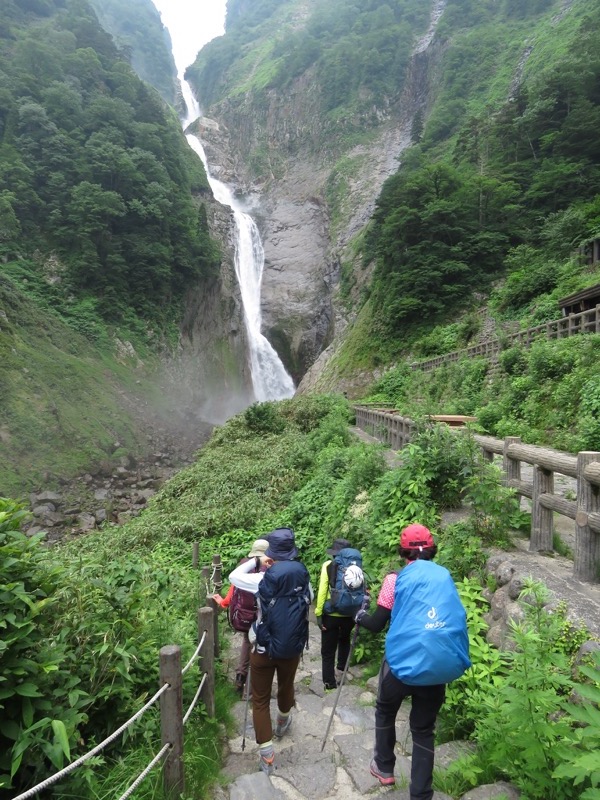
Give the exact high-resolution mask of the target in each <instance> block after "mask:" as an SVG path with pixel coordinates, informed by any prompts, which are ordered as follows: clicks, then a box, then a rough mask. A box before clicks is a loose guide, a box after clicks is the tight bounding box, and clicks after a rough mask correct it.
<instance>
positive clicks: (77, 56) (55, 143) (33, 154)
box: [0, 0, 216, 325]
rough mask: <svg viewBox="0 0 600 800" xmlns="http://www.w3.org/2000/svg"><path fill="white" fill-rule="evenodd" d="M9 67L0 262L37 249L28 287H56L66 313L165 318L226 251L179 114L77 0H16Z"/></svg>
mask: <svg viewBox="0 0 600 800" xmlns="http://www.w3.org/2000/svg"><path fill="white" fill-rule="evenodd" d="M0 75H2V93H1V98H0V197H1V198H2V204H1V206H0V210H1V211H2V220H3V224H2V225H1V226H0V229H1V231H2V232H1V235H0V252H1V255H2V256H3V262H6V260H7V259H11V258H14V257H19V258H21V257H24V256H27V257H29V259H30V260H29V262H28V263H27V265H26V270H25V274H23V271H22V272H21V275H20V276H19V278H20V280H21V281H22V282H23V285H24V287H25V288H27V286H28V285H29V283H30V282H31V283H33V284H34V285H35V286H36V288H37V289H39V288H40V287H42V286H44V284H46V288H45V291H44V293H43V294H44V296H45V301H46V303H47V304H48V305H52V306H54V307H57V308H58V309H59V311H62V313H63V316H64V318H65V319H66V320H67V321H69V320H70V319H71V318H72V317H73V316H77V315H76V314H75V313H70V312H69V306H70V305H72V304H73V303H74V302H75V303H87V304H88V308H89V310H90V312H91V317H92V319H93V314H94V312H95V313H96V314H98V315H99V317H101V318H104V319H110V320H113V321H122V320H123V318H124V317H125V316H126V315H127V313H128V311H129V310H131V309H133V310H134V312H135V314H136V315H137V316H141V317H143V318H146V319H151V320H153V321H154V322H155V323H162V324H163V325H164V324H166V322H167V321H169V320H170V319H171V318H172V316H173V314H174V313H175V311H176V310H178V304H179V302H180V300H181V297H182V294H183V291H184V288H185V287H186V285H187V284H189V282H190V281H197V280H198V279H200V278H201V277H203V276H204V277H205V276H207V275H210V274H211V271H212V270H213V268H214V265H215V256H216V253H215V249H214V245H213V244H212V243H211V240H210V238H209V234H208V229H207V226H206V220H205V218H204V216H203V213H202V211H201V210H199V209H198V206H197V204H196V203H194V201H193V200H192V196H191V193H192V192H197V191H204V190H206V189H207V181H206V176H205V174H204V170H203V167H202V165H201V163H200V161H199V160H198V158H197V157H196V156H195V154H194V153H193V152H192V151H191V150H190V148H189V147H188V145H187V143H186V141H185V139H184V137H183V135H182V132H181V129H180V127H179V125H178V123H177V121H176V119H175V118H174V115H172V114H171V113H170V112H168V111H167V110H166V109H165V107H164V104H163V103H162V101H161V99H160V98H159V96H158V95H157V93H156V92H155V91H154V90H152V89H151V88H150V87H149V86H147V85H146V84H144V83H142V81H140V79H139V78H138V77H137V76H136V75H135V74H134V73H133V71H132V69H131V67H130V66H129V64H127V63H126V62H125V61H123V60H121V59H120V57H119V54H118V52H117V50H116V48H115V46H114V44H113V43H112V40H111V39H110V37H109V35H108V34H107V33H106V32H105V31H104V30H103V29H102V28H101V27H100V25H99V24H98V22H97V20H96V17H95V16H94V14H93V12H92V11H91V9H90V8H89V6H87V5H86V4H85V3H80V2H78V1H77V0H72V1H71V0H67V2H64V3H63V2H51V1H50V0H49V2H47V3H43V4H38V5H35V4H34V5H30V6H23V4H20V3H15V2H13V0H7V3H6V4H5V7H3V25H2V27H1V28H0ZM4 220H6V223H4ZM34 254H35V258H33V259H32V258H31V257H32V256H33V255H34ZM50 254H52V255H50ZM2 269H3V270H4V269H5V267H4V264H3V267H2ZM20 269H21V270H23V265H21V267H20Z"/></svg>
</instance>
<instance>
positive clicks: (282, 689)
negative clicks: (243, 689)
mask: <svg viewBox="0 0 600 800" xmlns="http://www.w3.org/2000/svg"><path fill="white" fill-rule="evenodd" d="M299 663H300V656H296V657H295V658H275V659H272V658H269V656H265V655H261V654H260V653H252V654H251V655H250V683H251V685H252V721H253V723H254V733H255V734H256V741H257V743H258V744H264V742H270V741H271V739H272V738H273V726H272V724H271V708H270V706H271V689H272V687H273V678H274V677H275V674H277V708H278V709H279V711H281V712H283V713H284V714H286V713H287V712H288V711H289V710H290V709H291V708H292V706H293V705H294V678H295V677H296V670H297V669H298V664H299Z"/></svg>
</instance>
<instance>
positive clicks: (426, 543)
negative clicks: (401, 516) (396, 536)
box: [400, 522, 435, 550]
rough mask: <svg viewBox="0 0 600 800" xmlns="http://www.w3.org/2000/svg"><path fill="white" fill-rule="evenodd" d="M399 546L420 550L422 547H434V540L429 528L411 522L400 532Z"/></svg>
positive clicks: (405, 548)
mask: <svg viewBox="0 0 600 800" xmlns="http://www.w3.org/2000/svg"><path fill="white" fill-rule="evenodd" d="M400 547H402V548H403V549H404V550H422V549H423V548H424V547H435V542H434V541H433V536H432V535H431V531H430V530H429V528H426V527H425V525H420V524H419V523H418V522H413V524H412V525H407V526H406V528H404V530H403V531H402V533H401V534H400Z"/></svg>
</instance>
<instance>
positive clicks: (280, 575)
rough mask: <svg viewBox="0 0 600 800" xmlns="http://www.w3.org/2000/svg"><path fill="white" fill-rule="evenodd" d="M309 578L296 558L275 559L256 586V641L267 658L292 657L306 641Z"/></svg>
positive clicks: (301, 648)
mask: <svg viewBox="0 0 600 800" xmlns="http://www.w3.org/2000/svg"><path fill="white" fill-rule="evenodd" d="M309 586H310V578H309V575H308V571H307V569H306V567H305V566H304V564H301V563H300V562H299V561H276V562H275V564H273V566H272V567H269V569H268V570H267V571H266V572H265V576H264V578H263V579H262V581H261V582H260V584H259V586H258V602H259V604H260V612H261V613H260V617H259V621H258V623H257V625H256V642H257V644H258V645H259V646H261V647H264V648H265V652H266V654H267V655H268V656H269V657H270V658H294V657H295V656H298V655H300V653H302V651H303V650H304V648H305V647H306V646H307V644H308V610H309V607H310V588H309Z"/></svg>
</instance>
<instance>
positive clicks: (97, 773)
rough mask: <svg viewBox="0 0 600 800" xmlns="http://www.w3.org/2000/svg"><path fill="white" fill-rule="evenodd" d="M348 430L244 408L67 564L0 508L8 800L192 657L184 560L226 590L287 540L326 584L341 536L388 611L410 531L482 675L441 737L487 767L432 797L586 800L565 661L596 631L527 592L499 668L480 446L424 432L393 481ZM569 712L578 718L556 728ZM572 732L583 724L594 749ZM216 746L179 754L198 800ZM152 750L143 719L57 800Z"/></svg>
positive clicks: (504, 531)
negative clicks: (453, 589) (163, 671)
mask: <svg viewBox="0 0 600 800" xmlns="http://www.w3.org/2000/svg"><path fill="white" fill-rule="evenodd" d="M348 411H349V409H348V407H347V404H346V402H345V401H344V400H343V399H342V398H340V397H333V396H327V397H326V396H314V397H303V398H298V399H295V400H290V401H284V402H281V403H266V404H260V405H255V406H252V407H251V408H250V409H248V410H247V411H246V412H245V413H244V414H240V415H239V416H238V417H235V418H234V419H232V420H230V421H229V422H228V423H227V424H226V425H224V426H223V427H222V428H220V429H219V430H217V431H216V433H215V435H214V436H213V438H212V439H211V441H210V443H209V444H208V446H207V447H205V448H204V449H203V450H202V451H201V452H200V454H199V456H198V460H197V462H196V464H194V465H192V466H191V467H189V468H187V469H186V470H184V471H183V472H181V473H180V474H179V475H178V476H177V477H176V478H175V479H173V480H172V481H170V482H169V483H168V484H167V485H166V486H165V487H164V488H163V490H162V491H161V492H160V493H159V494H158V495H156V496H155V498H153V500H152V501H151V503H150V504H149V506H148V508H147V509H146V511H145V512H144V513H143V514H142V515H141V516H140V517H137V518H136V519H134V520H132V521H131V522H130V523H128V524H127V525H126V526H124V527H123V528H120V529H119V528H107V529H106V530H104V531H102V532H98V533H94V534H91V535H89V536H86V537H84V538H80V539H79V540H76V541H74V542H71V543H69V544H67V545H62V546H60V547H58V548H54V549H50V550H49V549H47V548H44V547H42V546H41V545H40V541H39V538H34V539H28V538H27V537H26V536H24V535H23V534H20V533H19V532H18V526H19V522H20V519H21V518H22V514H23V512H22V510H21V509H20V508H19V506H18V505H16V504H14V503H11V502H10V501H6V500H2V501H1V502H0V548H1V549H2V552H1V555H2V558H1V559H0V563H1V564H2V570H3V571H2V574H1V575H0V583H1V584H2V585H3V586H4V587H5V589H4V590H3V592H2V593H0V602H1V603H2V612H3V613H2V618H3V619H4V620H5V622H4V626H5V635H4V636H3V643H4V646H3V649H2V650H1V651H0V664H1V665H2V674H3V676H4V681H3V688H2V689H0V706H2V713H3V722H2V724H1V725H0V744H1V745H2V746H1V748H0V752H2V753H3V754H5V755H3V757H2V758H3V760H2V761H0V768H1V770H0V771H1V772H2V775H3V776H4V777H3V781H4V785H5V786H8V785H9V781H10V780H11V779H10V777H9V775H10V770H12V772H13V778H12V784H11V785H12V788H13V791H14V789H23V788H25V787H26V786H28V785H31V784H32V783H34V782H35V781H36V779H39V778H41V777H43V776H44V775H46V774H48V773H49V772H53V771H55V769H56V768H57V767H58V766H59V765H60V764H62V763H65V762H66V760H67V759H69V758H71V759H72V758H75V757H76V756H77V755H79V754H81V753H82V752H83V751H84V750H86V749H88V745H89V743H90V742H93V741H97V740H99V739H100V738H102V737H104V736H105V735H107V734H108V733H109V732H110V731H111V730H113V729H114V728H115V727H117V725H118V724H119V723H121V722H123V721H124V719H127V718H128V716H129V715H130V714H131V713H132V711H134V710H136V709H137V708H138V707H139V704H140V698H142V697H146V696H147V693H148V691H149V687H152V686H155V685H156V667H157V664H156V661H157V659H156V655H157V652H158V649H159V647H160V646H162V645H163V644H167V643H172V642H177V643H179V644H181V645H182V646H183V650H184V657H185V656H186V655H188V656H189V654H190V653H191V651H192V650H193V647H194V645H193V638H194V627H195V625H194V606H195V605H196V599H197V596H198V575H197V573H194V572H193V571H192V569H191V566H190V560H191V559H190V551H191V542H193V541H198V542H199V544H200V560H201V563H208V562H209V561H210V559H211V557H212V555H213V554H214V553H215V552H219V553H220V554H221V555H222V558H223V562H224V569H225V572H227V570H228V569H229V568H231V567H233V566H234V565H235V564H236V563H237V561H238V559H239V558H240V557H241V556H242V555H243V554H244V553H245V552H246V551H247V546H248V541H250V540H252V539H253V538H255V537H257V536H258V535H260V534H264V533H265V532H266V531H268V530H269V529H271V528H272V527H274V526H278V525H283V524H285V525H292V527H294V529H295V530H296V533H297V539H298V544H299V546H300V549H301V552H302V558H303V560H304V561H305V563H306V564H307V566H308V568H309V571H310V573H311V575H312V576H313V580H315V581H316V578H317V575H318V573H319V569H320V565H321V561H322V558H323V553H324V551H325V548H326V547H327V546H328V545H329V544H330V541H331V539H332V538H333V537H335V536H339V535H344V536H347V537H348V538H350V539H351V540H352V542H353V543H354V544H356V545H357V546H359V547H360V548H361V549H362V550H363V554H364V559H365V566H366V568H367V570H368V572H369V574H370V575H371V578H372V582H373V583H372V591H373V592H374V593H376V592H377V589H378V586H379V585H380V581H381V579H382V577H383V576H384V575H385V574H386V573H387V572H388V571H389V570H390V569H397V568H398V556H397V543H398V536H399V533H400V530H401V529H402V527H404V526H405V525H406V524H407V523H408V522H411V521H414V520H416V519H418V520H420V521H422V522H424V523H426V524H428V525H430V526H431V527H432V528H433V530H434V531H435V532H436V536H437V540H438V543H439V556H438V559H439V561H440V563H442V564H444V565H445V566H447V567H448V568H449V569H450V570H451V572H452V574H453V575H454V576H455V579H456V581H457V583H458V586H459V590H460V593H461V596H462V598H463V601H464V603H465V606H466V608H467V611H468V620H469V630H470V637H471V654H472V660H473V668H472V669H471V670H469V671H468V672H467V673H466V674H465V676H464V677H463V678H461V679H460V680H459V681H456V682H455V683H454V684H453V685H452V687H451V688H450V690H449V693H448V703H447V706H446V709H445V710H444V712H443V715H442V718H441V720H440V723H441V724H440V735H441V737H442V739H443V740H451V739H453V738H455V737H456V736H459V737H468V738H471V739H472V740H473V741H474V742H476V744H477V751H476V754H475V755H474V756H473V757H470V758H469V759H468V760H467V761H465V763H464V764H463V763H461V765H460V769H455V770H454V771H452V770H450V771H446V772H443V773H440V774H439V775H436V786H437V787H438V789H439V788H441V787H442V786H443V787H446V790H449V789H452V791H453V793H454V795H455V796H457V795H458V794H459V788H458V787H462V788H461V789H460V791H461V792H464V791H467V790H468V789H469V788H472V787H474V786H477V785H479V784H482V783H487V782H490V781H494V780H497V779H500V778H506V779H508V780H510V781H512V782H513V783H515V784H516V785H517V786H518V787H519V788H520V789H521V790H522V791H523V792H526V793H527V796H528V797H530V798H532V800H542V798H545V797H550V798H553V799H554V800H559V798H560V799H561V800H575V798H577V797H579V796H581V795H580V794H579V793H580V792H581V791H582V790H587V789H588V788H591V787H592V786H593V785H594V781H595V777H594V776H595V770H596V763H597V758H596V756H595V750H594V747H595V743H596V739H597V720H596V718H595V716H594V711H593V706H591V707H588V706H586V705H584V706H576V707H571V705H570V704H568V703H566V699H567V697H568V696H569V692H570V690H571V689H572V688H574V681H573V679H572V677H571V665H572V661H573V658H574V656H575V654H576V653H577V651H578V648H579V645H580V644H581V642H582V641H584V640H585V639H586V638H587V637H586V632H585V631H580V630H577V629H574V628H573V626H572V625H571V624H570V623H569V622H568V621H567V618H566V610H565V608H564V607H563V608H557V609H555V610H554V612H553V613H552V614H549V613H548V612H547V611H546V610H545V609H544V608H543V606H544V603H545V602H546V598H545V596H544V594H543V590H542V588H541V587H538V586H537V585H536V584H531V585H530V587H529V589H528V590H529V592H530V593H531V598H530V601H529V603H528V604H527V605H525V606H524V612H523V614H524V616H523V621H522V622H520V623H519V624H518V625H517V624H515V627H514V630H513V637H514V640H515V643H516V646H515V648H514V650H511V651H510V652H500V651H498V650H495V649H494V648H493V647H491V646H490V645H488V644H487V643H486V641H485V632H486V630H487V625H486V623H485V622H484V620H483V614H484V613H485V612H486V610H487V603H486V601H485V600H484V599H483V589H482V586H483V585H484V583H485V575H484V564H485V559H486V550H487V548H488V547H498V546H500V547H506V546H507V545H508V543H509V537H508V531H509V528H510V527H511V526H512V527H514V526H515V525H518V524H519V511H518V502H517V499H516V497H515V496H514V494H513V493H512V491H511V490H509V489H506V488H502V487H501V486H500V484H499V476H498V473H497V472H496V471H495V470H494V468H493V467H492V466H491V465H489V464H486V463H485V462H483V461H481V459H480V456H479V455H478V448H476V447H475V446H474V443H473V442H472V441H471V440H470V438H469V437H468V436H464V437H457V436H455V435H454V434H452V433H451V432H450V431H448V430H447V429H446V428H443V427H440V428H431V427H427V426H425V427H423V429H422V430H421V431H420V432H419V434H418V435H417V436H416V437H415V440H414V441H413V442H412V443H411V444H410V445H409V446H408V447H406V448H405V449H404V451H403V462H402V465H401V467H400V468H398V469H394V470H387V469H386V467H385V466H384V462H383V459H382V448H381V447H379V446H377V447H375V446H372V445H365V444H360V443H356V442H355V441H354V440H353V439H351V438H350V437H349V433H348ZM259 454H260V456H261V458H260V459H259ZM259 464H260V466H259ZM459 500H464V501H466V503H467V504H468V505H469V506H470V507H471V508H472V512H473V513H472V515H471V516H470V517H469V518H468V519H466V520H465V521H463V522H461V523H460V524H458V525H454V526H450V527H448V528H446V529H445V530H444V531H440V530H439V515H440V512H441V510H442V509H443V508H445V507H447V506H448V505H454V504H455V503H457V502H458V501H459ZM381 643H382V638H381V637H367V636H365V637H361V642H360V646H359V648H357V651H356V653H357V656H358V657H359V658H360V659H361V660H363V661H369V662H371V663H377V661H378V660H379V658H380V655H381ZM595 670H596V668H595V667H594V666H593V665H588V666H584V667H581V668H580V680H581V681H582V683H584V684H585V685H584V686H581V687H577V691H578V692H579V693H580V694H581V695H582V696H589V697H591V698H592V699H593V698H594V697H595V695H594V694H593V693H594V691H596V690H595V689H594V681H596V680H597V676H598V673H597V671H595ZM588 680H591V681H592V683H591V685H588V684H587V681H588ZM586 687H587V688H586ZM187 689H188V690H189V691H190V692H191V691H192V688H191V686H189V687H187ZM218 691H219V704H220V705H219V719H221V720H224V719H226V709H227V706H228V703H229V702H231V700H232V695H231V694H229V693H228V691H227V690H226V688H225V687H224V686H223V687H221V688H219V690H218ZM590 692H591V693H592V694H590ZM50 698H52V702H51V703H50ZM563 706H564V708H565V710H566V712H567V713H566V714H564V715H561V714H556V713H554V712H555V711H557V710H558V709H561V708H563ZM515 719H517V720H518V721H519V725H514V724H513V722H514V720H515ZM580 721H583V722H584V723H588V727H587V728H585V729H584V730H585V731H587V734H586V735H584V734H583V732H582V729H581V727H579V723H580ZM498 730H502V731H503V735H502V737H500V738H499V737H498V736H497V735H495V733H496V732H497V731H498ZM492 732H493V733H494V735H492ZM218 735H219V728H218V725H217V723H216V722H215V721H211V720H206V719H205V717H204V716H203V714H202V712H201V711H200V713H199V714H198V715H197V718H196V719H193V720H192V729H191V730H190V731H189V732H188V733H187V743H186V750H187V752H188V756H187V758H188V759H189V762H188V763H189V764H190V779H191V785H193V786H194V787H195V788H194V791H195V796H198V797H206V796H209V795H208V792H209V788H208V787H209V785H210V783H211V782H213V781H214V780H215V777H216V774H217V770H218V763H219V756H218V745H217V741H218ZM157 736H158V731H157V727H156V719H155V717H154V716H152V715H151V716H150V717H149V718H148V720H147V721H146V722H145V723H144V724H143V725H142V726H141V729H140V730H138V731H137V732H135V731H134V732H133V734H132V737H131V738H130V739H129V740H128V742H127V753H128V755H126V756H125V757H124V758H123V759H122V758H121V757H120V750H118V751H117V752H118V753H119V756H118V757H117V756H114V755H113V754H112V751H108V752H107V753H106V754H105V755H104V756H103V758H102V759H101V760H100V761H99V763H96V764H94V769H93V771H92V770H89V769H86V770H84V771H83V772H80V771H77V772H76V773H74V774H73V776H70V777H69V778H68V779H67V780H65V782H64V783H63V784H61V785H60V786H56V787H54V788H53V789H52V790H51V796H52V797H56V798H62V797H67V796H73V794H76V795H77V796H78V797H101V796H107V795H108V794H115V793H116V791H117V789H119V790H123V789H124V787H125V786H126V785H128V778H129V777H130V776H131V775H135V774H137V768H138V765H139V766H140V767H141V766H142V765H143V763H147V762H146V761H144V759H145V758H146V756H147V755H149V753H150V752H152V747H153V744H154V745H155V743H156V741H157ZM594 737H595V738H594ZM211 741H212V745H210V742H211ZM198 742H200V747H201V748H203V749H201V750H198V749H197V747H198ZM574 744H577V748H575V747H574V746H573V745H574ZM209 745H210V746H209ZM207 746H209V752H207V750H206V748H207ZM211 748H212V749H211ZM154 749H155V750H156V747H155V748H154ZM584 755H585V757H584ZM523 759H527V764H528V768H527V769H523V768H522V763H523ZM77 773H79V775H78V774H77ZM157 784H158V781H155V780H154V779H152V780H150V781H149V783H148V784H147V785H144V787H143V788H141V789H140V792H141V796H142V797H146V798H150V797H162V794H161V789H160V786H159V785H157ZM589 796H590V797H592V796H593V795H589Z"/></svg>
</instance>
